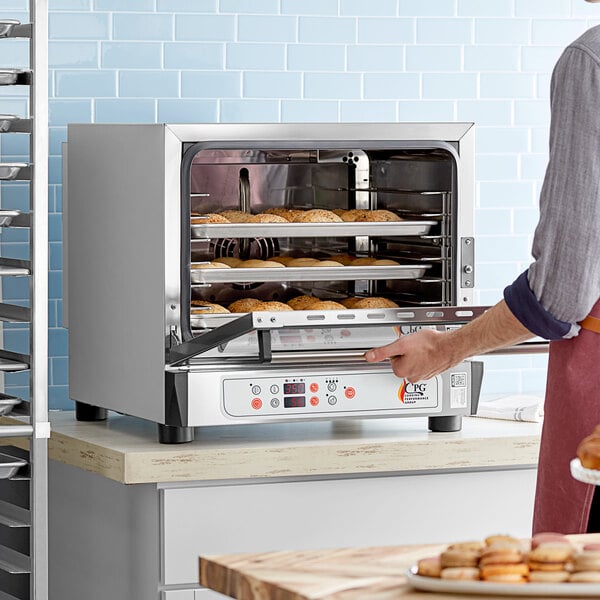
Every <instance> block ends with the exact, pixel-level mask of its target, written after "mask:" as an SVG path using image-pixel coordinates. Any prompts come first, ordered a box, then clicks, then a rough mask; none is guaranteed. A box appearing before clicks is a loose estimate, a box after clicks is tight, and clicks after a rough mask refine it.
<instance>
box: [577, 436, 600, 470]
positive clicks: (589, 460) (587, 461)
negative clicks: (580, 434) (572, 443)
mask: <svg viewBox="0 0 600 600" xmlns="http://www.w3.org/2000/svg"><path fill="white" fill-rule="evenodd" d="M577 457H578V458H579V460H580V461H581V465H582V466H583V467H585V468H586V469H600V435H598V433H596V432H594V433H592V434H591V435H588V436H587V437H585V438H583V439H582V440H581V442H579V446H577Z"/></svg>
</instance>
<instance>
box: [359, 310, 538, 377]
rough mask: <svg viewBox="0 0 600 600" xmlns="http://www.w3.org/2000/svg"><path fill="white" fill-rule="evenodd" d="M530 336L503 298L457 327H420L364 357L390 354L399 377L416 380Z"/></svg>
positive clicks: (375, 358)
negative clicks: (441, 330) (437, 328)
mask: <svg viewBox="0 0 600 600" xmlns="http://www.w3.org/2000/svg"><path fill="white" fill-rule="evenodd" d="M532 337H534V334H533V333H531V332H530V331H529V330H528V329H526V328H525V327H524V326H523V325H522V324H521V322H520V321H519V320H517V318H516V317H515V316H514V315H513V314H512V312H511V311H510V309H509V308H508V306H507V305H506V303H505V302H504V300H503V301H501V302H499V303H498V304H496V305H495V306H493V307H492V308H490V309H489V310H487V311H486V312H485V313H484V314H483V315H481V316H479V317H477V318H476V319H475V320H473V321H471V322H470V323H468V324H467V325H464V326H463V327H461V328H459V329H455V330H452V331H449V332H440V331H435V330H432V329H423V330H421V331H418V332H416V333H411V334H410V335H405V336H401V337H400V338H398V339H397V340H396V341H395V342H392V343H391V344H388V345H387V346H381V347H380V348H374V349H373V350H369V351H368V352H367V353H366V354H365V358H366V360H367V361H368V362H380V361H382V360H385V359H387V358H389V359H391V364H392V368H393V370H394V373H395V374H396V375H397V376H398V377H403V378H405V379H407V380H408V381H412V382H416V381H421V380H423V379H430V378H431V377H433V376H434V375H437V374H438V373H441V372H442V371H445V370H446V369H449V368H450V367H453V366H454V365H456V364H458V363H459V362H461V361H462V360H464V359H465V358H469V357H471V356H475V355H478V354H483V353H485V352H489V351H491V350H496V349H498V348H504V347H506V346H512V345H513V344H517V343H519V342H524V341H525V340H528V339H530V338H532Z"/></svg>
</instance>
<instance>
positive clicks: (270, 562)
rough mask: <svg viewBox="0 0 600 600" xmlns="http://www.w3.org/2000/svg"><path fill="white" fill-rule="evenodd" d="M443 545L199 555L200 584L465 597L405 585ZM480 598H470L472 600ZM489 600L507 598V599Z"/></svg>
mask: <svg viewBox="0 0 600 600" xmlns="http://www.w3.org/2000/svg"><path fill="white" fill-rule="evenodd" d="M570 537H571V538H572V539H574V540H577V541H579V542H581V541H584V540H585V541H586V542H588V541H589V542H592V541H593V542H600V534H594V535H589V536H570ZM445 547H446V544H443V545H435V546H433V545H427V546H388V547H380V548H349V549H343V550H305V551H299V552H291V551H290V552H271V553H262V554H227V555H220V556H206V557H200V584H201V585H203V586H205V587H207V588H210V589H212V590H214V591H216V592H220V593H221V594H225V595H226V596H230V597H231V598H237V599H238V600H441V599H442V598H443V599H447V600H459V599H460V598H466V596H463V595H458V594H439V593H430V592H419V591H417V590H414V589H413V588H411V587H409V586H408V585H407V584H406V580H405V577H404V575H403V574H404V572H405V571H406V570H407V569H408V568H409V567H410V566H412V565H414V564H415V563H416V561H417V560H418V559H420V558H423V557H425V556H432V555H434V554H437V553H439V552H441V551H442V550H443V549H444V548H445ZM477 597H478V596H468V598H469V599H472V600H474V599H475V598H477ZM485 598H486V600H492V599H498V600H507V597H506V596H504V597H500V596H488V595H486V596H485ZM510 598H511V600H519V599H521V600H523V599H524V598H525V597H524V596H511V597H510ZM545 600H552V599H551V598H546V599H545ZM563 600H564V599H563Z"/></svg>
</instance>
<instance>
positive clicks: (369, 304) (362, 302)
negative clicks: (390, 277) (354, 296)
mask: <svg viewBox="0 0 600 600" xmlns="http://www.w3.org/2000/svg"><path fill="white" fill-rule="evenodd" d="M352 308H398V305H397V304H396V303H395V302H392V301H391V300H388V299H387V298H378V297H373V298H361V299H359V300H358V302H356V303H354V305H353V306H352Z"/></svg>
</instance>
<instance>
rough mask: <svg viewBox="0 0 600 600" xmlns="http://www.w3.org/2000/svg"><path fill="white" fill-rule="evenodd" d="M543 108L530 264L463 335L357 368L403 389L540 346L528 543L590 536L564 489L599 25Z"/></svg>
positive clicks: (599, 95)
mask: <svg viewBox="0 0 600 600" xmlns="http://www.w3.org/2000/svg"><path fill="white" fill-rule="evenodd" d="M586 1H587V2H600V0H586ZM550 106H551V122H550V140H549V142H550V143H549V161H548V165H547V168H546V173H545V176H544V182H543V186H542V189H541V193H540V217H539V222H538V224H537V227H536V230H535V235H534V240H533V248H532V255H533V259H534V260H533V262H532V264H531V265H530V266H529V268H528V269H527V270H526V271H525V272H524V273H522V274H521V275H520V276H519V277H518V278H517V279H516V280H515V281H514V283H512V284H511V285H509V286H508V287H507V288H506V289H505V290H504V298H503V300H502V301H500V302H499V303H498V304H496V305H495V306H493V307H492V308H490V309H489V310H488V311H486V312H485V313H484V314H483V315H481V316H480V317H478V318H477V319H475V320H473V321H472V322H470V323H468V324H467V325H465V326H463V327H461V328H459V329H456V330H453V331H449V332H438V331H434V330H429V329H425V330H421V331H418V332H416V333H413V334H411V335H407V336H402V337H400V338H399V339H398V340H396V341H394V342H393V343H391V344H389V345H387V346H383V347H379V348H374V349H372V350H369V351H368V352H367V353H366V354H365V358H366V360H367V361H369V362H378V361H382V360H385V359H390V360H391V365H392V368H393V371H394V373H395V374H396V375H397V376H398V377H402V378H405V379H406V380H408V381H413V382H414V381H418V380H423V379H429V378H431V377H433V376H434V375H437V374H438V373H441V372H442V371H444V370H446V369H448V368H450V367H451V366H453V365H455V364H457V363H459V362H460V361H462V360H464V359H466V358H469V357H471V356H475V355H479V354H483V353H485V352H488V351H491V350H494V349H498V348H502V347H506V346H511V345H513V344H517V343H519V342H523V341H525V340H527V339H530V338H532V337H535V336H539V337H542V338H544V339H547V340H550V351H549V353H550V354H549V360H548V375H547V385H546V396H545V411H544V412H545V417H544V423H543V427H542V436H541V442H540V454H539V463H538V473H537V483H536V495H535V503H534V518H533V533H537V532H540V531H558V532H562V533H583V532H585V531H586V530H587V531H600V529H599V528H598V523H597V522H596V521H597V519H598V513H600V501H599V499H598V498H596V499H594V502H593V504H594V509H593V510H591V508H592V500H593V495H594V489H595V488H594V486H590V485H587V484H584V483H581V482H579V481H576V480H575V479H573V478H572V477H571V474H570V467H569V463H570V461H571V459H572V458H574V457H575V456H576V449H577V445H578V443H579V441H581V439H582V438H583V437H585V436H586V435H588V434H589V433H590V432H591V430H592V429H593V428H594V426H595V425H596V424H598V423H600V300H599V299H600V26H596V27H593V28H591V29H589V30H588V31H586V32H585V33H584V34H583V35H582V36H581V37H579V38H578V39H577V40H575V41H574V42H573V43H572V44H570V45H569V46H568V47H567V48H566V49H565V50H564V52H563V53H562V55H561V56H560V58H559V60H558V62H557V63H556V65H555V67H554V70H553V73H552V81H551V89H550ZM597 489H600V488H597ZM590 514H591V518H590Z"/></svg>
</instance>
